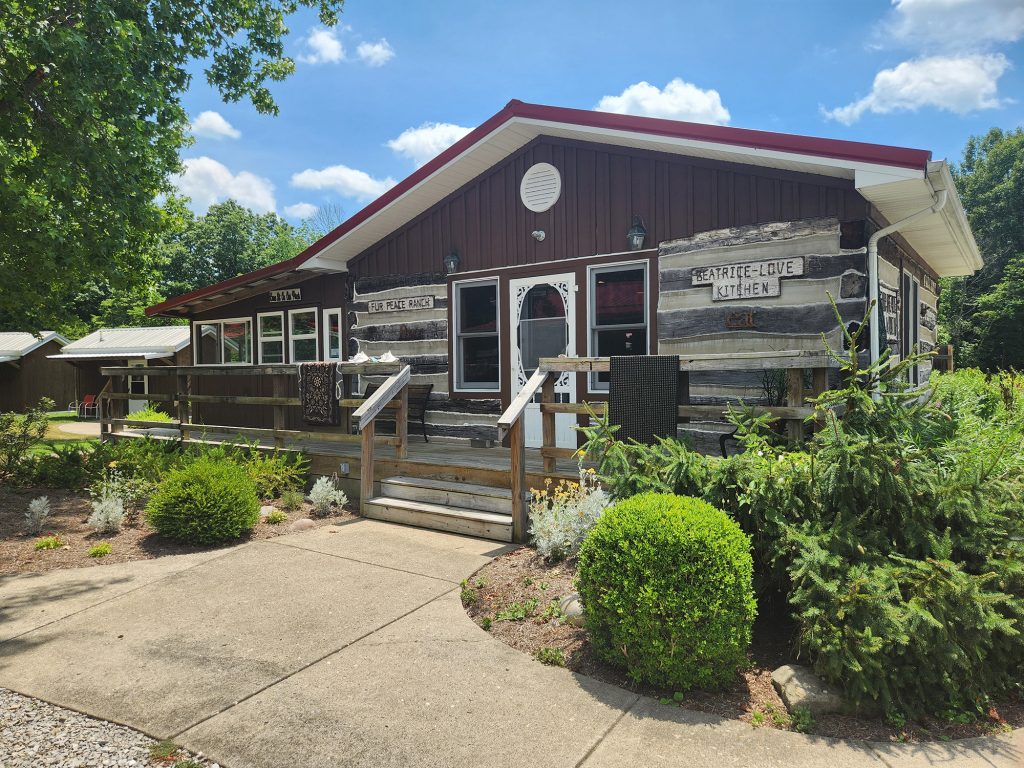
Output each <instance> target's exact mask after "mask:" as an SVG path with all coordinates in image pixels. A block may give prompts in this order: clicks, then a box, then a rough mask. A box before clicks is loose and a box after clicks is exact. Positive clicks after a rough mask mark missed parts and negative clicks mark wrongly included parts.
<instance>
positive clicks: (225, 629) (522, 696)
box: [0, 520, 1024, 768]
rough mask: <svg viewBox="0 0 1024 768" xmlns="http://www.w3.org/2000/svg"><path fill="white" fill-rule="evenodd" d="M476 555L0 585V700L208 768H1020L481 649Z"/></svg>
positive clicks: (274, 553) (354, 557)
mask: <svg viewBox="0 0 1024 768" xmlns="http://www.w3.org/2000/svg"><path fill="white" fill-rule="evenodd" d="M502 551H504V550H503V549H501V548H499V547H497V545H495V544H494V543H493V542H486V541H480V540H477V539H470V538H463V537H459V536H450V535H447V534H442V533H435V532H430V531H422V530H417V529H413V528H403V527H399V526H392V525H389V524H387V523H378V522H374V521H370V520H357V521H353V522H348V523H345V524H341V525H337V526H327V527H324V528H319V529H317V530H315V531H310V532H306V533H301V534H296V535H292V536H284V537H280V538H277V539H273V540H270V541H261V542H255V543H251V544H246V545H244V546H240V547H236V548H234V549H230V550H221V551H218V552H215V553H204V554H201V555H185V556H179V557H166V558H162V559H159V560H149V561H143V562H137V563H126V564H121V565H110V566H97V567H93V568H81V569H76V570H70V571H58V572H51V573H46V574H38V575H25V576H9V577H0V687H6V688H11V689H13V690H15V691H19V692H21V693H25V694H29V695H31V696H35V697H38V698H41V699H45V700H47V701H50V702H53V703H55V704H60V705H63V706H66V707H70V708H72V709H77V710H80V711H82V712H86V713H88V714H91V715H95V716H97V717H100V718H104V719H107V720H112V721H115V722H118V723H122V724H125V725H129V726H133V727H135V728H138V729H140V730H142V731H145V732H147V733H148V734H150V735H152V736H155V737H157V738H173V739H174V740H176V741H177V742H178V743H180V744H182V745H184V746H186V747H188V748H189V749H192V750H194V751H202V752H204V753H206V754H207V755H209V756H211V757H212V758H214V759H216V760H218V761H220V762H222V763H223V764H225V765H227V766H230V768H250V767H251V768H328V767H330V768H337V767H340V766H346V767H347V766H367V768H370V767H371V766H372V768H384V767H386V766H396V767H397V766H402V767H403V768H404V767H405V766H460V767H461V766H466V767H467V768H468V767H469V766H473V767H474V768H476V767H477V766H516V768H519V767H520V766H531V768H532V767H533V766H538V767H543V766H587V767H588V768H598V767H602V768H604V767H609V768H610V767H612V766H615V767H621V768H625V767H626V766H629V767H630V768H632V767H633V766H645V767H648V766H688V767H690V766H692V767H693V768H698V767H700V766H713V768H723V767H724V766H748V765H749V766H757V768H767V767H768V766H807V767H810V766H821V767H822V768H832V767H833V766H889V767H890V768H896V767H897V766H908V767H915V768H916V767H917V766H949V767H950V768H952V767H953V766H956V767H957V768H973V767H974V766H985V767H986V768H992V766H999V767H1002V766H1007V767H1009V766H1021V765H1024V732H1016V733H1013V734H1009V735H1007V736H1004V737H998V738H990V739H977V740H973V741H970V742H961V743H957V744H926V745H872V744H867V743H857V742H842V741H836V740H833V739H824V738H816V737H809V736H803V735H800V734H796V733H788V732H781V731H774V730H769V729H763V728H762V729H755V728H751V727H750V726H749V725H746V724H744V723H741V722H739V721H734V720H722V719H719V718H716V717H712V716H709V715H703V714H696V713H692V712H687V711H684V710H681V709H678V708H675V707H666V706H662V705H660V704H658V703H657V702H655V701H653V700H651V699H648V698H645V697H639V696H636V695H633V694H631V693H628V692H626V691H623V690H621V689H618V688H615V687H612V686H609V685H605V684H603V683H600V682H597V681H595V680H592V679H589V678H586V677H583V676H580V675H575V674H572V673H570V672H568V671H566V670H563V669H555V668H551V667H545V666H543V665H541V664H539V663H537V662H535V661H533V660H532V659H531V658H529V657H528V656H526V655H524V654H521V653H519V652H518V651H514V650H512V649H511V648H508V647H507V646H505V645H503V644H502V643H500V642H498V641H496V640H494V639H493V638H491V637H490V636H489V635H488V634H487V633H485V632H484V631H483V630H481V629H480V628H478V627H477V626H476V625H475V624H474V623H473V622H472V621H470V620H469V618H468V617H467V616H466V615H465V613H464V612H463V610H462V606H461V605H460V603H459V586H458V583H459V581H460V580H461V579H462V578H464V577H465V576H468V575H469V574H470V573H472V572H473V571H475V570H476V569H477V568H479V567H480V566H481V565H483V564H484V563H486V562H487V561H488V560H489V559H490V558H491V557H493V556H494V555H496V554H498V553H500V552H502Z"/></svg>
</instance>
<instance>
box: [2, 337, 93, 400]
mask: <svg viewBox="0 0 1024 768" xmlns="http://www.w3.org/2000/svg"><path fill="white" fill-rule="evenodd" d="M60 349H61V347H60V344H58V343H57V342H55V341H49V342H47V343H46V344H43V345H42V346H41V347H39V348H38V349H35V350H33V351H32V352H29V353H28V354H27V355H25V356H24V357H23V358H21V359H20V360H18V362H17V366H15V365H12V364H11V363H0V411H23V410H25V409H26V408H29V407H31V406H33V405H35V404H36V403H38V402H39V400H40V398H43V397H48V398H50V399H51V400H53V402H54V403H55V404H56V407H57V408H59V409H60V408H66V407H67V405H68V403H70V402H71V401H72V400H74V399H75V369H74V368H73V367H72V366H70V365H68V363H67V362H65V361H63V360H50V359H49V358H48V357H47V355H56V354H59V353H60Z"/></svg>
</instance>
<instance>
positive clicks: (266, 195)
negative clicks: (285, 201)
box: [174, 156, 276, 213]
mask: <svg viewBox="0 0 1024 768" xmlns="http://www.w3.org/2000/svg"><path fill="white" fill-rule="evenodd" d="M182 165H184V166H185V170H184V172H183V173H182V174H181V175H179V176H178V177H177V178H176V179H175V180H174V183H175V186H177V187H178V189H179V190H181V192H182V194H184V195H187V196H188V197H190V198H192V207H193V208H194V209H195V210H197V211H199V212H202V211H205V210H206V209H207V208H209V207H210V206H211V205H212V204H213V203H218V202H221V201H223V200H228V199H233V200H237V201H238V203H240V204H241V205H244V206H246V207H247V208H251V209H252V210H254V211H256V212H257V213H268V212H270V211H273V210H274V209H275V207H276V204H275V202H274V185H273V184H271V183H270V180H269V179H265V178H263V177H261V176H257V175H256V174H254V173H250V172H249V171H239V172H238V173H232V172H231V171H229V170H228V168H227V167H226V166H225V165H224V164H223V163H219V162H217V161H216V160H214V159H213V158H211V157H206V156H203V157H192V158H189V159H188V160H185V161H184V162H183V163H182Z"/></svg>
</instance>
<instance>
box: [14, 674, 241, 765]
mask: <svg viewBox="0 0 1024 768" xmlns="http://www.w3.org/2000/svg"><path fill="white" fill-rule="evenodd" d="M156 743H157V742H156V741H155V740H153V739H151V738H149V737H148V736H146V735H145V734H142V733H139V732H138V731H133V730H132V729H131V728H126V727H124V726H123V725H115V724H113V723H108V722H106V721H105V720H97V719H96V718H93V717H88V716H87V715H83V714H80V713H78V712H73V711H71V710H69V709H63V708H61V707H56V706H54V705H53V704H47V703H46V702H45V701H39V700H38V699H33V698H30V697H28V696H22V695H21V694H20V693H15V692H14V691H9V690H6V689H4V688H0V766H2V768H46V767H47V766H54V767H55V768H56V767H57V766H59V768H101V767H102V768H107V767H108V766H109V767H110V768H144V767H145V768H153V767H155V766H163V768H173V766H175V764H179V763H181V761H186V760H191V761H193V762H192V763H185V765H189V766H190V768H191V766H195V765H200V766H204V768H221V766H218V765H217V763H212V762H210V761H209V760H206V759H204V758H203V757H202V755H193V754H191V753H189V752H186V751H185V750H179V751H178V752H177V754H176V755H175V756H174V757H172V758H165V759H151V758H150V747H151V746H153V745H154V744H156Z"/></svg>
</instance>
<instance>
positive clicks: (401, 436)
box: [99, 363, 408, 456]
mask: <svg viewBox="0 0 1024 768" xmlns="http://www.w3.org/2000/svg"><path fill="white" fill-rule="evenodd" d="M401 369H402V366H401V365H399V364H398V363H343V364H342V366H341V371H340V373H341V393H342V395H343V397H341V398H340V399H339V400H338V402H339V406H340V408H341V423H340V426H339V427H336V428H334V429H333V430H327V429H313V430H295V429H286V428H285V426H286V423H287V420H286V409H288V408H297V407H299V406H301V405H302V401H301V399H300V398H298V397H291V396H289V395H288V394H287V392H288V388H289V380H290V379H291V380H294V379H295V378H296V377H297V376H298V371H299V366H298V365H244V366H243V365H191V366H153V367H148V368H129V367H109V368H101V369H100V373H101V374H102V375H104V376H107V377H109V381H108V384H109V386H108V387H106V388H105V391H104V392H103V393H102V394H101V395H100V398H99V402H100V432H101V436H102V437H103V438H104V439H106V438H108V437H109V436H111V435H114V434H116V433H119V432H121V431H123V429H124V428H125V427H129V428H131V427H134V428H140V429H154V428H156V429H168V428H170V429H177V430H179V431H180V433H181V438H182V440H184V441H188V440H189V439H190V436H191V434H192V433H194V432H199V433H228V434H231V435H237V436H239V437H243V438H252V439H256V440H261V441H262V440H270V441H272V442H273V444H274V445H275V446H276V447H279V448H280V447H284V446H285V445H286V444H287V443H289V442H298V441H300V440H310V441H322V442H335V443H360V442H364V443H365V439H366V438H365V435H362V436H361V435H358V434H353V431H352V420H353V418H354V416H355V414H354V413H353V411H355V412H356V413H358V412H359V409H360V408H361V407H362V406H363V405H364V403H365V402H368V401H364V400H363V399H362V398H357V397H352V392H353V391H354V389H353V379H354V378H355V377H356V376H359V375H364V376H365V375H372V376H382V375H385V376H386V375H393V374H396V373H399V372H400V370H401ZM139 375H143V376H147V377H155V376H158V377H173V379H174V387H171V388H170V389H173V391H172V392H150V393H148V394H145V395H139V394H132V393H130V392H129V391H128V377H129V376H139ZM203 376H264V377H269V378H270V380H271V386H272V391H273V394H272V395H269V396H267V395H233V394H196V393H194V392H193V391H192V390H193V386H192V384H193V380H194V379H195V378H196V377H203ZM379 392H380V390H378V393H379ZM376 399H377V398H376V394H375V395H374V397H371V398H370V400H371V401H376ZM129 400H148V401H152V402H157V403H167V404H169V406H170V407H171V409H172V410H173V411H174V414H175V416H176V418H175V419H174V420H172V421H171V422H160V421H142V420H138V419H132V418H130V417H129V415H128V413H127V408H128V401H129ZM195 403H200V404H208V403H220V404H226V405H252V406H265V407H269V408H270V409H272V414H273V427H241V426H234V425H230V424H206V423H195V422H194V421H193V419H192V417H193V414H192V406H193V404H195ZM397 405H399V403H398V402H397V401H392V398H391V397H387V399H386V400H385V401H384V403H383V405H382V406H381V408H383V407H388V406H392V407H395V406H397ZM379 410H380V409H378V410H377V413H379ZM377 413H375V414H374V417H376V415H377ZM407 414H408V409H404V410H401V411H400V416H401V417H400V418H398V421H397V422H396V428H395V435H394V436H390V435H387V436H384V435H374V436H373V437H372V438H371V439H372V441H373V442H374V443H376V444H377V445H393V446H395V450H396V453H397V454H398V455H400V456H404V455H405V450H406V444H407V435H408V427H407V423H406V421H407V420H406V417H407ZM371 422H372V419H371ZM371 434H373V431H372V430H371Z"/></svg>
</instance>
